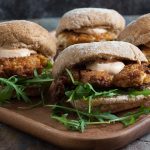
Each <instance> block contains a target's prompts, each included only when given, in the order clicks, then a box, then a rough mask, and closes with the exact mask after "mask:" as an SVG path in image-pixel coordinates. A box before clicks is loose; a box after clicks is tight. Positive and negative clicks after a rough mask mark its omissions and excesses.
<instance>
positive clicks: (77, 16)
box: [56, 8, 125, 35]
mask: <svg viewBox="0 0 150 150" xmlns="http://www.w3.org/2000/svg"><path fill="white" fill-rule="evenodd" d="M98 26H107V27H110V28H111V29H112V30H114V31H115V30H116V31H122V30H123V29H124V27H125V20H124V18H123V17H122V16H121V15H120V14H119V13H118V12H117V11H115V10H112V9H103V8H78V9H74V10H71V11H69V12H67V13H65V14H64V15H63V17H62V18H61V19H60V22H59V24H58V27H57V30H56V32H57V35H58V34H59V33H60V32H62V31H64V30H74V29H80V28H82V27H98Z"/></svg>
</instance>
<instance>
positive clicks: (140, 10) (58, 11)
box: [0, 0, 150, 20]
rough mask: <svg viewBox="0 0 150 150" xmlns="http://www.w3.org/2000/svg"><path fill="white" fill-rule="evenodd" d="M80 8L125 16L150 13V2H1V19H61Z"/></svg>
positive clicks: (24, 0)
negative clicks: (112, 12) (113, 10)
mask: <svg viewBox="0 0 150 150" xmlns="http://www.w3.org/2000/svg"><path fill="white" fill-rule="evenodd" d="M78 7H104V8H112V9H116V10H117V11H119V12H120V13H121V14H123V15H136V14H144V13H148V12H150V0H82V1H81V0H80V1H79V0H0V19H1V20H2V19H5V20H8V19H28V18H43V17H60V16H62V15H63V14H64V13H65V12H66V11H68V10H71V9H74V8H78Z"/></svg>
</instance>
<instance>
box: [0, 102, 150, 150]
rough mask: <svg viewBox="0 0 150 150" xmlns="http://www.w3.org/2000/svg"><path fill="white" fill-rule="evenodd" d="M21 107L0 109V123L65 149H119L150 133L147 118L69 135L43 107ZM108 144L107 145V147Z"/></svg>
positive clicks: (14, 105) (20, 104) (13, 106)
mask: <svg viewBox="0 0 150 150" xmlns="http://www.w3.org/2000/svg"><path fill="white" fill-rule="evenodd" d="M26 106H27V105H25V104H23V103H18V102H17V103H16V102H14V103H11V104H9V105H7V106H5V108H3V107H0V114H1V115H0V121H1V122H3V123H6V124H8V125H11V126H13V127H15V128H17V129H19V130H21V131H24V132H26V133H29V134H31V135H33V136H35V137H38V138H40V139H42V140H45V141H48V142H50V143H53V144H56V145H58V146H60V147H63V148H68V149H72V148H74V149H86V150H87V149H95V150H99V148H100V147H101V150H113V149H118V148H121V147H123V146H125V145H127V144H129V143H130V142H132V141H134V140H135V139H137V138H139V137H141V136H143V135H144V134H146V133H149V132H150V115H147V116H143V117H141V118H140V119H139V121H137V122H136V123H135V124H134V125H132V126H129V127H127V128H124V127H123V125H122V124H120V123H115V124H111V125H97V126H93V127H92V126H91V127H89V128H88V129H86V130H85V132H83V133H80V132H72V131H69V130H67V129H66V128H65V127H64V126H63V125H61V124H60V123H58V122H57V121H55V120H53V119H51V118H50V114H51V110H50V109H49V108H45V107H36V108H33V109H27V110H22V109H18V108H19V107H26ZM108 143H109V144H108Z"/></svg>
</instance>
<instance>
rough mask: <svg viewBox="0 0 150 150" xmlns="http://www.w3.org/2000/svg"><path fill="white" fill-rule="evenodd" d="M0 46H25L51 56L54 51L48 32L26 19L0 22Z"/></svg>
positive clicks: (13, 47)
mask: <svg viewBox="0 0 150 150" xmlns="http://www.w3.org/2000/svg"><path fill="white" fill-rule="evenodd" d="M0 47H1V49H2V48H5V49H6V48H10V49H15V48H27V49H31V50H35V51H37V52H38V53H41V54H43V55H45V56H48V57H49V56H51V57H53V56H54V55H55V53H56V46H55V43H54V40H53V38H51V35H50V34H49V32H48V31H47V30H46V29H44V28H43V27H42V26H40V25H38V24H36V23H34V22H30V21H26V20H14V21H7V22H2V23H0Z"/></svg>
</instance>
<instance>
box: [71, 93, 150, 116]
mask: <svg viewBox="0 0 150 150" xmlns="http://www.w3.org/2000/svg"><path fill="white" fill-rule="evenodd" d="M71 104H72V106H73V107H75V108H78V109H79V110H83V109H87V108H88V101H85V100H83V99H82V100H75V101H74V102H71ZM141 105H145V106H147V107H150V96H148V97H144V96H143V95H139V96H135V97H130V96H128V95H121V96H116V97H111V98H110V97H109V98H106V97H100V98H95V99H93V100H92V101H91V106H92V108H93V109H98V110H99V111H100V112H108V111H111V112H114V113H116V112H120V111H125V110H128V109H132V108H136V107H139V106H141Z"/></svg>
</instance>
